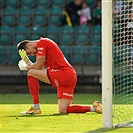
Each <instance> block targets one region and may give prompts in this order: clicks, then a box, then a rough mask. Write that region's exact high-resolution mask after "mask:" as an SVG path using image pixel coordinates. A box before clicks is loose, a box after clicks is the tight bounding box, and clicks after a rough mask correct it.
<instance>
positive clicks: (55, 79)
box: [47, 67, 77, 100]
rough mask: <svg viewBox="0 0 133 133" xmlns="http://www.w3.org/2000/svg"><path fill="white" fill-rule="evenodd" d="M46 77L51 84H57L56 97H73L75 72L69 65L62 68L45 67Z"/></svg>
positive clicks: (75, 80)
mask: <svg viewBox="0 0 133 133" xmlns="http://www.w3.org/2000/svg"><path fill="white" fill-rule="evenodd" d="M47 75H48V78H49V80H50V82H51V84H52V86H57V92H58V98H67V99H71V100H72V98H73V92H74V88H75V86H76V83H77V74H76V72H75V70H74V69H73V68H71V67H66V68H62V69H47Z"/></svg>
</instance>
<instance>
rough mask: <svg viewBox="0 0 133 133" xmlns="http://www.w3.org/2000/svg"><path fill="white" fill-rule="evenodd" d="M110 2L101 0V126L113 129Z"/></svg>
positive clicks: (110, 0) (109, 0)
mask: <svg viewBox="0 0 133 133" xmlns="http://www.w3.org/2000/svg"><path fill="white" fill-rule="evenodd" d="M112 95H113V82H112V0H102V106H103V112H102V126H103V128H112V127H113V118H112V100H113V98H112Z"/></svg>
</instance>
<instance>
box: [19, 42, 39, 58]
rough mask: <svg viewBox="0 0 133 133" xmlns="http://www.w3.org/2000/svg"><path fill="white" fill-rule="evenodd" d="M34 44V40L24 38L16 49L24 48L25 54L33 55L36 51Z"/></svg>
mask: <svg viewBox="0 0 133 133" xmlns="http://www.w3.org/2000/svg"><path fill="white" fill-rule="evenodd" d="M35 44H36V41H30V40H24V41H21V42H20V43H19V44H18V45H17V49H18V51H19V50H22V49H24V50H25V51H26V54H27V55H32V56H34V55H35V53H36V52H37V48H36V46H35Z"/></svg>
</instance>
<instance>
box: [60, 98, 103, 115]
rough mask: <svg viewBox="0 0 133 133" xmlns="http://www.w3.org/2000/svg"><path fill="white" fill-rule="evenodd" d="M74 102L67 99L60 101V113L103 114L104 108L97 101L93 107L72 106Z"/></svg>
mask: <svg viewBox="0 0 133 133" xmlns="http://www.w3.org/2000/svg"><path fill="white" fill-rule="evenodd" d="M71 102H72V100H71V99H66V98H60V99H58V107H59V112H60V113H61V114H66V113H86V112H96V113H102V106H101V105H100V103H99V102H97V101H95V102H94V103H93V106H87V105H86V106H85V105H84V106H83V105H71V106H70V104H71Z"/></svg>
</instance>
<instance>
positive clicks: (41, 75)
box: [28, 69, 50, 84]
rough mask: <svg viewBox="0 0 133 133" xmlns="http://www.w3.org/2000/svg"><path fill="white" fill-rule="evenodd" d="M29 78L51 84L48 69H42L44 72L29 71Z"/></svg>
mask: <svg viewBox="0 0 133 133" xmlns="http://www.w3.org/2000/svg"><path fill="white" fill-rule="evenodd" d="M28 76H32V77H34V78H36V79H38V80H41V81H43V82H45V83H48V84H50V81H49V79H48V76H47V69H42V70H36V69H31V70H29V71H28Z"/></svg>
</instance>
